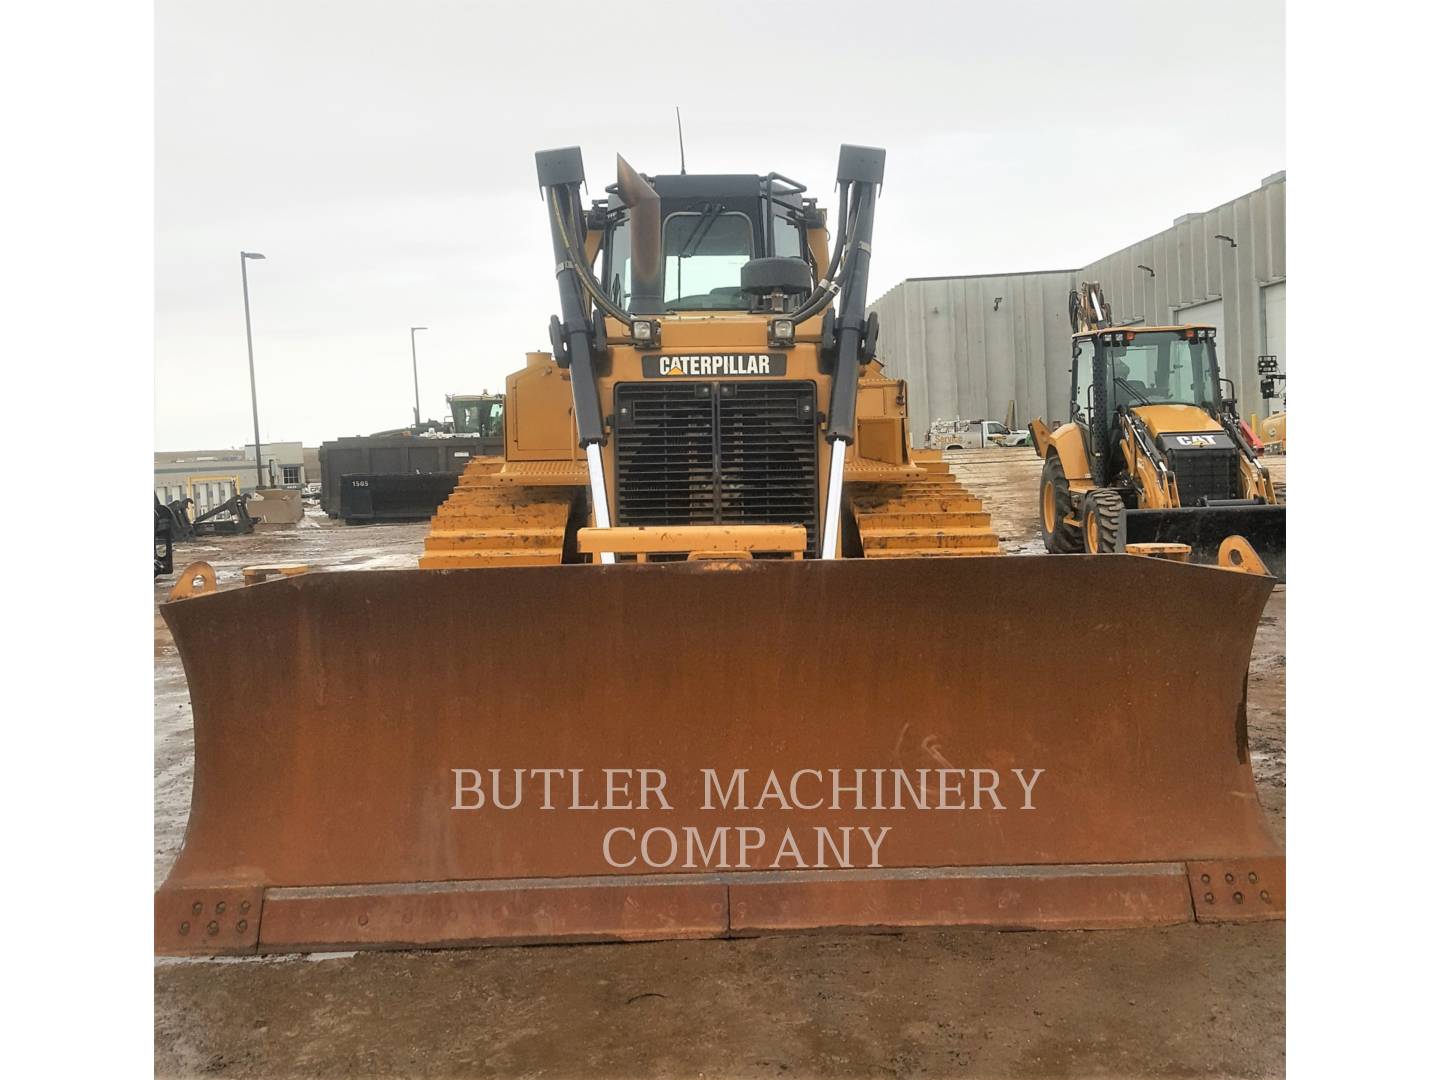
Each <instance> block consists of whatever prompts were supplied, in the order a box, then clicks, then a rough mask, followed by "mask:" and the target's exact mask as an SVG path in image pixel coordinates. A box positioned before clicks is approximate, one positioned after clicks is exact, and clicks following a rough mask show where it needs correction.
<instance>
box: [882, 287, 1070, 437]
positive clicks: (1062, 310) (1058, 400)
mask: <svg viewBox="0 0 1440 1080" xmlns="http://www.w3.org/2000/svg"><path fill="white" fill-rule="evenodd" d="M1074 287H1075V273H1074V271H1071V270H1059V271H1053V272H1049V273H1031V274H1003V275H995V276H985V277H956V278H911V279H909V280H907V281H905V282H903V283H901V284H900V285H897V286H895V288H893V289H891V290H890V291H889V292H887V293H886V294H885V295H884V296H882V297H880V299H879V300H877V301H876V302H875V304H874V305H873V307H872V310H874V311H877V312H879V314H880V347H879V354H880V359H881V360H882V361H884V363H885V368H886V371H887V373H889V374H894V375H898V376H899V377H901V378H903V379H905V380H907V381H908V382H909V384H910V416H911V418H912V419H911V424H910V427H911V433H912V436H913V440H914V442H915V443H916V444H917V445H921V444H923V443H924V440H925V432H926V431H927V430H928V429H929V427H930V422H931V421H932V420H940V419H946V418H949V417H959V418H960V419H963V420H980V419H996V420H1001V419H1004V417H1005V413H1006V410H1008V409H1009V407H1010V402H1011V401H1014V402H1015V406H1016V412H1017V415H1018V416H1019V418H1020V419H1021V421H1022V423H1023V422H1025V421H1028V420H1030V419H1031V418H1032V417H1035V416H1044V417H1046V418H1058V417H1064V416H1066V415H1067V414H1068V412H1069V407H1068V400H1069V394H1070V316H1069V313H1068V312H1069V308H1068V301H1069V296H1070V290H1071V289H1072V288H1074ZM997 298H998V299H999V301H1000V305H999V307H998V308H997V307H996V305H995V301H996V299H997Z"/></svg>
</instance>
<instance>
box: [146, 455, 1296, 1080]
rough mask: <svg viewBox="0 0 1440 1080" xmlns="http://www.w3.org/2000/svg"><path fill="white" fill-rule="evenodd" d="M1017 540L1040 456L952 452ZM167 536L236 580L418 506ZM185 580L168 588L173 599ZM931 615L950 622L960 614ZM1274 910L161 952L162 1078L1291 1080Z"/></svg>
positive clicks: (354, 544)
mask: <svg viewBox="0 0 1440 1080" xmlns="http://www.w3.org/2000/svg"><path fill="white" fill-rule="evenodd" d="M948 458H949V460H950V461H951V462H952V466H953V467H954V468H955V469H956V471H957V473H958V474H959V476H960V479H961V482H962V483H964V484H966V485H967V486H968V487H969V488H970V489H971V490H972V491H974V492H975V493H976V494H978V495H981V496H982V497H983V498H985V500H986V502H987V503H988V504H989V508H990V510H991V513H992V515H993V516H994V520H995V522H996V526H997V533H998V534H999V535H1000V539H1001V546H1002V547H1003V548H1004V549H1005V550H1006V551H1009V552H1021V551H1023V552H1033V551H1039V550H1041V547H1040V545H1039V527H1038V521H1037V520H1036V507H1037V499H1038V496H1037V489H1038V486H1039V461H1038V459H1037V458H1036V457H1035V456H1034V454H1033V453H1032V452H1030V451H1028V450H1024V449H1017V450H989V451H979V452H973V451H969V452H964V451H962V452H959V453H955V454H950V455H948ZM308 520H309V522H310V523H311V525H312V526H314V527H306V528H300V529H296V530H292V531H290V532H286V533H266V534H258V533H257V534H255V535H253V536H250V537H235V538H223V539H216V540H213V541H208V542H205V543H203V544H187V545H183V546H181V547H179V548H177V549H176V565H177V567H178V566H181V565H183V564H184V563H185V562H188V561H191V560H192V559H197V558H204V559H207V560H209V561H210V562H212V563H213V564H214V565H215V566H216V567H217V569H218V570H219V571H220V581H221V584H222V585H225V584H228V583H231V582H237V581H238V580H239V575H240V568H241V567H242V566H247V565H251V564H254V563H262V562H308V563H311V564H312V565H313V566H316V567H317V568H318V567H322V566H323V567H326V568H330V569H340V568H346V569H362V568H377V567H404V566H413V565H414V560H415V559H416V558H418V556H419V553H420V549H421V546H422V541H423V537H424V533H425V527H424V526H423V525H398V526H371V527H360V528H349V527H344V526H338V525H333V524H330V523H328V522H327V521H326V519H325V518H324V517H323V516H322V517H320V518H318V519H316V518H313V517H312V518H310V519H308ZM167 588H168V581H167V582H165V583H162V584H161V585H157V588H156V597H157V600H158V599H159V598H161V597H163V595H164V592H165V591H166V589H167ZM933 617H934V619H935V623H936V629H937V632H939V633H943V632H944V630H943V628H944V613H943V612H935V613H933ZM1284 650H1285V588H1284V587H1283V586H1282V587H1280V588H1277V589H1276V590H1275V592H1274V594H1273V595H1272V597H1271V599H1270V602H1269V604H1268V605H1267V607H1266V610H1265V615H1264V618H1263V619H1262V624H1261V627H1260V632H1259V635H1258V637H1257V640H1256V647H1255V654H1254V656H1253V657H1252V660H1251V669H1250V703H1249V712H1250V741H1251V753H1252V757H1253V760H1254V768H1255V773H1256V779H1257V781H1258V784H1259V789H1260V798H1261V802H1262V803H1263V805H1264V806H1265V809H1266V811H1267V819H1268V821H1269V823H1270V826H1271V828H1272V829H1273V830H1274V831H1275V832H1276V834H1277V836H1278V837H1279V838H1281V839H1283V837H1284V824H1285V823H1284V815H1285V651H1284ZM155 688H156V700H155V717H156V730H155V736H156V743H155V746H156V758H155V790H156V837H155V853H156V854H155V880H156V883H157V884H158V883H159V881H160V880H161V879H162V878H163V877H164V874H165V871H166V870H167V869H168V867H169V863H170V861H171V859H172V858H173V857H174V853H175V850H176V849H177V847H178V845H179V842H180V837H181V835H182V834H183V831H184V822H185V816H186V810H187V807H188V802H189V791H190V768H191V754H192V747H191V740H190V715H189V704H188V697H187V694H186V690H185V682H184V678H183V675H182V673H181V671H180V664H179V659H178V657H177V656H176V655H175V651H174V646H173V645H172V644H171V643H170V640H169V635H168V633H166V631H165V629H164V626H163V624H162V623H160V621H159V618H158V615H157V618H156V647H155ZM1284 945H1285V930H1284V924H1282V923H1267V924H1259V925H1251V926H1198V925H1191V926H1180V927H1172V928H1167V929H1160V930H1135V931H1130V930H1123V931H1101V932H1067V933H993V932H984V931H926V932H918V933H905V934H885V935H862V934H856V935H846V934H818V935H806V936H792V937H775V938H766V939H760V940H749V941H728V942H723V941H722V942H716V941H705V942H661V943H656V944H646V945H625V946H613V945H585V946H550V947H538V948H503V949H482V950H468V951H456V952H448V953H445V952H439V953H367V954H358V955H352V956H340V957H335V958H330V959H323V960H314V959H301V958H286V959H266V960H245V961H232V962H224V963H216V962H200V961H182V962H173V961H172V962H157V964H156V967H155V994H156V999H155V1047H156V1067H157V1072H158V1073H159V1074H160V1075H162V1076H234V1077H271V1076H308V1077H339V1076H396V1077H399V1076H445V1077H451V1076H497V1077H498V1076H540V1075H545V1076H576V1075H600V1076H636V1077H640V1076H644V1077H670V1076H676V1077H678V1076H697V1075H705V1076H743V1077H764V1076H779V1077H806V1076H834V1077H852V1076H887V1077H888V1076H946V1075H965V1076H996V1077H1011V1076H1033V1077H1049V1076H1104V1077H1116V1076H1187V1077H1190V1076H1245V1077H1250V1076H1279V1075H1282V1074H1283V1071H1284V1064H1285V1061H1284V1023H1285V1012H1284V987H1285V965H1284V955H1285V954H1284Z"/></svg>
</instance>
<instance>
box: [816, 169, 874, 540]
mask: <svg viewBox="0 0 1440 1080" xmlns="http://www.w3.org/2000/svg"><path fill="white" fill-rule="evenodd" d="M884 179H885V151H884V150H882V149H879V148H878V147H873V146H850V145H844V146H841V147H840V166H839V169H838V170H837V172H836V182H837V183H838V184H839V185H840V187H841V191H842V193H843V192H845V191H846V190H847V189H849V188H851V187H852V185H853V188H854V190H853V196H852V197H853V199H854V211H853V213H854V227H853V229H850V230H848V236H847V240H846V250H845V251H844V252H842V253H841V256H840V258H841V259H842V260H843V271H842V272H843V274H844V281H843V284H842V285H841V291H840V311H839V318H838V319H837V320H836V343H835V350H836V359H835V377H834V379H833V380H832V381H831V384H830V410H829V420H828V423H827V428H826V432H825V438H826V440H827V441H828V442H829V443H830V482H829V487H828V489H827V495H826V499H825V529H824V533H823V534H822V541H821V549H820V550H821V556H822V558H826V559H835V558H838V557H839V554H840V551H839V548H840V543H839V541H840V501H841V489H842V487H843V485H844V480H845V448H846V447H847V446H849V445H850V444H851V443H852V442H854V441H855V396H856V393H857V391H858V389H859V385H860V369H861V368H862V367H864V366H865V364H867V363H868V362H869V361H870V360H871V359H872V358H873V357H874V355H875V341H876V338H877V337H878V335H879V321H878V320H877V319H876V317H875V316H873V315H872V316H870V318H869V319H868V320H867V319H866V317H865V303H866V296H865V292H866V288H867V287H868V285H869V279H870V237H871V235H872V234H873V232H874V227H875V200H876V199H877V198H879V195H880V184H881V183H882V181H883V180H884ZM841 197H842V201H843V200H844V198H845V196H844V195H843V194H842V196H841ZM841 228H844V225H843V224H842V225H841Z"/></svg>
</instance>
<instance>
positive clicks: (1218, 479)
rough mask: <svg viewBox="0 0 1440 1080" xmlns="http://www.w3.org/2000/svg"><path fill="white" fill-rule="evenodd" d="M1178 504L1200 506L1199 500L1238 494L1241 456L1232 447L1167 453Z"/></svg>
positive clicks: (1229, 496) (1238, 495)
mask: <svg viewBox="0 0 1440 1080" xmlns="http://www.w3.org/2000/svg"><path fill="white" fill-rule="evenodd" d="M1170 463H1171V467H1172V468H1173V469H1174V470H1175V482H1176V483H1177V484H1178V485H1179V487H1180V505H1181V506H1199V505H1200V500H1201V499H1205V498H1209V499H1236V498H1239V497H1240V468H1239V466H1240V460H1239V455H1238V454H1237V453H1236V452H1235V451H1234V450H1232V449H1225V450H1176V451H1174V452H1173V453H1171V455H1170Z"/></svg>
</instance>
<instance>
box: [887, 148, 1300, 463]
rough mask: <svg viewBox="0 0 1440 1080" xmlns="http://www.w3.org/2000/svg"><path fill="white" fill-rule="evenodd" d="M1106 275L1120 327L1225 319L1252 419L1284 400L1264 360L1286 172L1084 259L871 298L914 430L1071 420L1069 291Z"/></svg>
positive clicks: (1277, 332)
mask: <svg viewBox="0 0 1440 1080" xmlns="http://www.w3.org/2000/svg"><path fill="white" fill-rule="evenodd" d="M1082 281H1096V282H1099V283H1100V287H1101V288H1102V289H1104V290H1105V299H1106V301H1107V302H1108V303H1109V304H1110V308H1111V311H1112V313H1113V315H1114V320H1115V322H1116V324H1117V325H1137V324H1142V323H1144V324H1148V325H1150V326H1162V325H1166V324H1173V323H1203V324H1208V325H1211V326H1214V327H1215V329H1216V331H1217V334H1216V343H1215V344H1216V347H1215V352H1216V354H1217V358H1218V359H1219V361H1220V369H1221V371H1220V373H1221V375H1223V376H1225V377H1226V378H1229V379H1230V380H1232V381H1233V383H1234V387H1235V396H1236V398H1237V399H1238V402H1239V412H1240V415H1241V416H1242V417H1245V418H1246V419H1249V418H1250V417H1251V416H1258V417H1264V416H1266V415H1268V414H1269V413H1271V412H1274V411H1275V410H1277V409H1280V408H1282V407H1283V402H1282V400H1281V399H1271V400H1268V401H1267V400H1266V399H1264V398H1263V397H1262V396H1261V393H1260V376H1259V371H1258V362H1259V359H1260V357H1261V356H1273V357H1276V360H1277V363H1278V364H1279V368H1280V370H1281V371H1285V370H1286V364H1285V174H1284V173H1283V172H1278V173H1275V174H1274V175H1273V176H1267V177H1266V178H1265V179H1264V180H1263V181H1261V183H1260V186H1259V187H1258V188H1256V189H1255V190H1254V191H1250V192H1247V193H1246V194H1244V195H1241V196H1239V197H1238V198H1235V199H1232V200H1231V201H1230V202H1227V203H1225V204H1223V205H1221V206H1217V207H1216V208H1215V209H1213V210H1209V211H1207V212H1205V213H1203V214H1183V215H1181V216H1180V217H1178V218H1176V219H1175V223H1174V224H1173V225H1172V226H1171V227H1170V228H1168V229H1165V230H1163V231H1161V232H1158V233H1156V234H1155V235H1154V236H1150V237H1146V238H1145V239H1144V240H1138V241H1135V242H1133V243H1130V244H1128V245H1126V246H1125V247H1123V248H1120V249H1119V250H1117V251H1115V252H1112V253H1111V254H1109V255H1106V256H1104V257H1103V258H1100V259H1096V260H1095V261H1094V262H1092V263H1090V264H1089V265H1087V266H1083V267H1078V268H1074V269H1062V270H1042V271H1038V272H1030V273H1019V274H976V275H966V276H960V277H927V278H909V279H907V280H905V281H903V282H901V283H900V284H899V285H896V286H895V287H894V288H893V289H890V290H889V291H888V292H886V293H885V294H884V295H883V296H881V297H880V298H879V299H878V300H876V301H875V302H874V303H873V304H871V310H872V311H875V312H878V313H879V315H880V353H879V355H880V359H881V360H882V361H883V362H884V363H885V371H886V374H888V375H892V376H895V377H897V378H901V379H905V380H906V381H907V383H908V386H909V407H910V436H911V439H912V441H913V442H914V443H915V444H916V445H917V446H918V445H923V444H924V441H925V433H926V432H927V431H929V429H930V425H931V423H932V422H934V421H936V420H948V419H959V420H1002V419H1004V417H1005V415H1006V413H1007V412H1008V411H1009V410H1010V407H1011V405H1012V403H1013V405H1014V406H1015V411H1016V414H1017V419H1018V421H1019V424H1020V426H1022V427H1023V426H1024V425H1025V424H1026V423H1028V422H1029V421H1030V420H1031V419H1032V418H1034V417H1037V416H1038V417H1040V418H1041V419H1044V420H1047V421H1050V422H1051V423H1057V422H1063V421H1065V420H1066V419H1068V417H1069V415H1070V394H1071V363H1072V360H1071V355H1070V353H1071V342H1070V314H1069V299H1070V290H1071V289H1074V288H1075V287H1076V286H1077V285H1078V284H1079V283H1080V282H1082Z"/></svg>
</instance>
